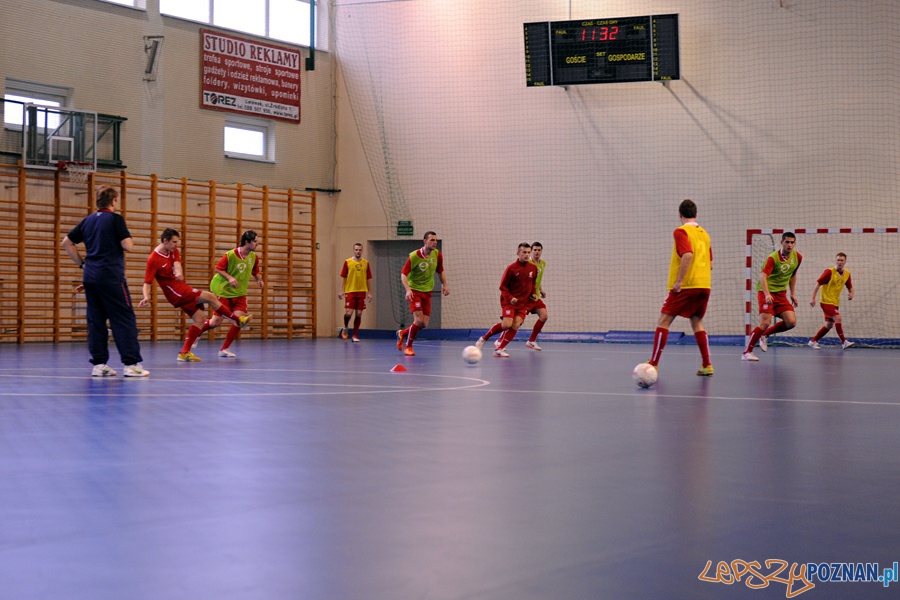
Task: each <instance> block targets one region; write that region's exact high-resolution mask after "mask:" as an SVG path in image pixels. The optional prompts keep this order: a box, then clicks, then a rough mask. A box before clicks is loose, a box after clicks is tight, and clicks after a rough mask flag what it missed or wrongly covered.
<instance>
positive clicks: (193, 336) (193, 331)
mask: <svg viewBox="0 0 900 600" xmlns="http://www.w3.org/2000/svg"><path fill="white" fill-rule="evenodd" d="M201 333H203V332H202V331H201V330H200V328H199V327H197V326H196V325H191V328H190V329H188V332H187V337H186V338H184V345H183V346H182V347H181V353H182V354H186V353H188V352H190V351H191V346H193V345H194V342H196V341H197V338H198V337H200V334H201Z"/></svg>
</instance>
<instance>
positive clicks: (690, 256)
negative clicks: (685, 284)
mask: <svg viewBox="0 0 900 600" xmlns="http://www.w3.org/2000/svg"><path fill="white" fill-rule="evenodd" d="M692 262H694V253H693V252H685V253H684V254H682V255H681V264H680V265H679V267H678V277H677V278H676V279H675V283H674V284H672V291H673V292H680V291H681V282H682V281H684V276H685V275H687V272H688V270H689V269H690V268H691V263H692Z"/></svg>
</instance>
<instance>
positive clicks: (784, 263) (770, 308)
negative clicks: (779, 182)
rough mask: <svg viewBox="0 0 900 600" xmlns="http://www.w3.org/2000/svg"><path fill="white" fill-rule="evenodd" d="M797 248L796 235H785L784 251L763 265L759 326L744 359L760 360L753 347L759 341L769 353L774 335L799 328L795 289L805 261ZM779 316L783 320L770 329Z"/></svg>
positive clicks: (760, 347) (748, 345) (780, 251)
mask: <svg viewBox="0 0 900 600" xmlns="http://www.w3.org/2000/svg"><path fill="white" fill-rule="evenodd" d="M796 245H797V236H796V235H794V232H793V231H785V232H784V233H783V234H782V235H781V249H780V250H776V251H775V252H773V253H772V254H770V255H769V256H768V258H766V263H765V264H764V265H763V266H762V271H761V272H760V274H759V283H757V284H756V290H757V291H756V303H757V304H758V305H759V325H757V326H756V328H755V329H754V330H753V331H752V332H751V334H750V341H749V342H748V343H747V348H746V349H745V350H744V353H743V354H742V355H741V360H749V361H753V362H756V361H758V360H759V357H757V356H756V355H755V354H753V348H754V347H755V346H756V343H757V342H759V349H760V350H762V351H763V352H765V351H766V350H767V347H768V342H767V340H768V338H769V336H770V335H772V334H773V333H779V332H781V331H787V330H789V329H793V328H794V327H796V326H797V315H796V313H795V312H794V308H795V307H796V306H798V305H799V302H797V296H796V295H794V287H795V286H796V284H797V269H799V268H800V263H802V262H803V256H802V255H801V254H800V253H799V252H797V250H795V249H794V247H795V246H796ZM788 290H790V298H788ZM775 317H778V318H780V319H781V320H780V321H779V322H778V323H776V324H775V325H771V327H770V324H771V323H772V320H773V319H774V318H775Z"/></svg>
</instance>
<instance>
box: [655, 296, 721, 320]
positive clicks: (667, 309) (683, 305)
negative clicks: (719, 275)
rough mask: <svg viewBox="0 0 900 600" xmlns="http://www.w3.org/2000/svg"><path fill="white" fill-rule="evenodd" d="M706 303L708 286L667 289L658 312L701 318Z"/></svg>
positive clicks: (687, 317)
mask: <svg viewBox="0 0 900 600" xmlns="http://www.w3.org/2000/svg"><path fill="white" fill-rule="evenodd" d="M708 303H709V288H691V289H688V290H681V291H680V292H673V291H672V290H669V295H668V296H667V297H666V300H665V302H663V305H662V308H661V309H660V311H659V312H661V313H663V314H664V315H675V316H676V317H684V318H685V319H690V318H693V317H697V318H698V319H702V318H703V316H704V315H705V314H706V305H707V304H708Z"/></svg>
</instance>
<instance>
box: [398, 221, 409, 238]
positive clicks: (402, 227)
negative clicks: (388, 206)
mask: <svg viewBox="0 0 900 600" xmlns="http://www.w3.org/2000/svg"><path fill="white" fill-rule="evenodd" d="M412 234H413V226H412V221H397V235H412Z"/></svg>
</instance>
